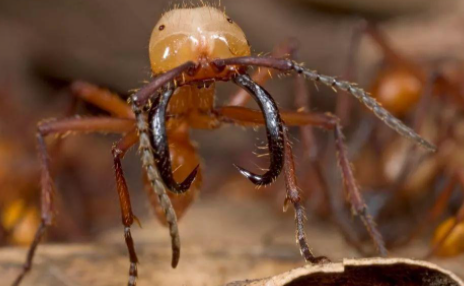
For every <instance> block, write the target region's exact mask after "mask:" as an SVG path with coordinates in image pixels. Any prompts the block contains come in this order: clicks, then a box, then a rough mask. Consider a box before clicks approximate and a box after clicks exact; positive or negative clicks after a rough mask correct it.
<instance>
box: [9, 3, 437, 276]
mask: <svg viewBox="0 0 464 286" xmlns="http://www.w3.org/2000/svg"><path fill="white" fill-rule="evenodd" d="M180 19H182V21H180ZM149 56H150V63H151V69H152V72H153V74H154V78H153V79H152V80H151V81H150V82H149V83H148V84H146V85H145V86H143V87H142V88H141V89H139V90H138V91H136V92H135V93H134V94H133V95H132V96H131V98H130V105H128V104H127V103H126V102H124V101H122V100H121V99H120V98H119V97H118V96H117V95H115V94H112V93H110V92H108V91H106V90H103V89H100V88H97V87H95V86H93V85H91V84H87V83H83V82H76V83H74V84H73V85H72V89H73V91H74V94H75V96H77V97H78V98H80V99H82V100H84V101H86V102H88V103H91V104H94V105H96V106H98V107H99V108H101V109H103V110H105V111H107V112H109V113H110V114H111V116H107V117H87V118H80V117H75V118H66V119H61V120H48V121H43V122H40V123H39V124H38V132H37V141H38V149H39V160H40V163H41V166H42V175H41V188H42V196H41V199H42V218H41V224H40V226H39V228H38V230H37V233H36V236H35V240H34V242H33V243H32V245H31V247H30V249H29V252H28V254H27V260H26V263H25V264H24V266H23V270H22V272H21V273H20V275H19V276H18V278H17V279H16V280H15V282H14V283H13V285H19V283H20V282H21V280H22V279H23V277H24V276H25V274H26V273H27V272H28V271H29V270H30V269H31V264H32V259H33V256H34V252H35V250H36V248H37V246H38V244H39V242H40V240H41V238H42V236H43V235H44V233H45V230H46V229H47V227H48V226H50V225H51V224H52V223H53V219H54V209H53V200H54V189H55V187H54V184H53V180H52V178H51V175H50V172H49V165H50V161H49V157H48V154H47V147H46V144H45V141H44V138H45V137H46V136H49V135H58V134H63V133H67V132H75V133H77V132H85V133H97V132H100V133H119V134H124V136H123V137H122V138H121V139H120V140H119V141H118V142H116V143H115V144H114V145H113V148H112V153H113V158H114V169H115V176H116V182H117V191H118V195H119V200H120V207H121V213H122V223H123V225H124V237H125V241H126V245H127V249H128V252H129V258H130V270H129V282H128V285H135V281H136V277H137V263H138V259H137V255H136V252H135V247H134V242H133V239H132V235H131V226H132V224H133V222H134V220H136V218H135V216H134V215H133V212H132V207H131V203H130V196H129V191H128V186H127V184H126V179H125V177H124V172H123V168H122V164H121V160H122V158H123V157H124V154H125V153H126V151H127V150H128V149H129V148H130V147H131V146H133V145H134V144H136V143H137V142H138V144H139V151H140V155H141V158H142V165H143V167H144V169H145V172H146V179H147V182H148V183H149V185H150V186H151V190H152V192H151V195H152V196H156V198H157V199H158V201H159V206H160V209H161V210H162V213H163V215H164V218H165V221H166V223H167V224H168V226H169V232H170V236H171V244H172V252H173V254H172V262H171V264H172V267H176V266H177V264H178V262H179V257H180V237H179V231H178V227H177V214H176V211H175V208H174V207H173V202H172V201H174V202H176V201H178V200H184V202H183V203H181V204H180V205H182V206H185V205H186V204H187V205H188V203H189V202H190V201H191V200H192V199H193V197H194V195H191V194H192V193H193V194H194V193H195V192H197V191H198V190H199V188H200V185H201V173H200V171H201V169H200V167H199V165H200V164H199V159H198V156H197V155H196V152H195V148H194V147H193V145H192V143H191V142H190V139H189V132H188V131H189V129H190V128H196V129H209V130H212V129H216V128H219V127H221V126H222V125H224V124H237V125H241V126H264V127H265V129H266V134H267V139H268V149H269V155H270V164H269V168H268V170H267V171H266V172H264V174H255V173H253V172H251V171H248V170H246V169H244V168H242V167H238V166H236V167H237V169H238V170H239V172H240V173H241V174H242V175H244V176H245V177H247V178H248V179H249V180H250V181H251V182H252V183H253V184H255V185H257V186H265V185H269V184H271V183H273V182H274V181H275V180H276V179H277V178H278V177H279V175H280V174H281V172H282V170H284V173H285V176H284V177H285V181H286V186H287V198H286V203H287V202H291V203H292V204H293V206H294V208H295V222H296V225H297V241H298V243H299V246H300V250H301V253H302V255H303V256H304V258H305V260H306V261H308V262H311V263H316V262H319V261H321V260H324V258H323V257H316V256H314V255H313V254H312V252H311V251H310V249H309V247H308V245H307V242H306V239H305V234H304V230H303V222H304V212H303V209H302V207H301V205H300V203H299V202H300V196H299V193H298V191H297V188H296V179H295V178H294V172H293V170H294V166H293V164H292V156H293V155H292V151H291V147H290V142H289V140H288V137H287V135H286V132H287V126H315V127H319V128H323V129H327V130H331V131H333V133H334V137H335V141H336V143H335V144H336V149H337V152H338V161H339V165H340V168H341V173H342V176H343V181H344V185H345V190H346V193H347V197H348V198H349V200H350V202H351V205H352V209H353V213H355V214H357V215H359V216H360V218H361V219H362V221H363V222H364V224H365V226H366V228H367V229H368V231H369V233H370V234H371V236H372V238H373V241H374V243H375V245H376V247H377V249H378V251H379V252H380V253H381V254H385V252H386V251H385V247H384V244H383V240H382V238H381V236H380V235H379V233H378V231H377V229H376V227H375V224H374V222H373V220H372V218H371V217H370V216H369V214H368V212H367V209H366V205H365V203H364V200H363V198H362V197H361V195H360V193H359V189H358V186H357V184H356V181H355V178H354V176H353V172H352V169H351V165H350V162H349V161H348V158H347V152H346V149H345V145H344V138H343V134H342V127H341V125H340V122H339V120H338V118H337V117H335V116H334V115H331V114H328V113H307V112H294V111H280V110H279V109H278V107H277V105H276V103H275V101H274V99H273V98H272V97H271V95H270V94H269V93H268V92H267V91H266V90H265V89H264V88H263V87H261V85H260V83H258V82H256V81H254V80H253V79H252V78H251V77H250V76H249V75H248V74H247V68H248V67H250V66H256V67H262V68H269V69H273V70H276V71H278V72H279V73H283V74H290V73H295V74H297V75H299V76H302V77H305V78H307V79H309V80H311V81H314V82H321V83H322V84H324V85H327V86H329V87H331V88H333V89H334V90H341V91H346V92H347V93H349V94H351V95H353V96H354V97H356V98H357V99H359V100H360V101H361V103H363V104H364V105H365V106H366V107H367V108H369V109H370V110H371V111H372V112H373V113H374V114H375V115H376V116H377V117H378V118H380V119H381V120H382V121H383V122H384V123H385V124H387V125H388V126H389V127H391V128H392V129H394V130H395V131H396V132H398V133H399V134H401V135H402V136H405V137H407V138H409V139H411V140H413V141H415V142H417V143H418V144H420V145H421V146H424V147H425V148H427V149H428V150H435V147H434V146H433V145H432V144H430V143H428V142H427V141H426V140H424V139H423V138H422V137H420V136H419V135H418V134H416V133H415V132H414V131H413V130H412V129H410V128H409V127H407V126H405V125H404V124H403V123H402V122H401V121H400V120H398V119H397V118H395V117H394V116H393V115H391V114H390V113H389V112H388V111H387V110H385V109H384V108H382V107H381V106H380V105H379V104H378V103H377V102H376V101H375V100H374V99H373V98H371V97H370V96H369V95H368V94H367V93H366V92H365V91H364V90H362V89H361V88H358V87H356V86H355V85H354V84H351V83H349V82H346V81H340V80H338V79H336V78H334V77H331V76H326V75H321V74H319V73H317V72H315V71H312V70H309V69H307V68H305V67H303V66H302V65H301V64H298V63H296V62H295V61H293V60H291V59H288V58H276V57H262V56H251V52H250V45H249V43H248V41H247V39H246V37H245V34H244V33H243V31H242V30H241V28H240V27H239V26H238V25H237V23H235V22H234V21H233V20H232V19H231V18H229V17H228V16H227V15H226V14H225V13H224V12H223V11H221V10H219V9H217V8H213V7H209V6H204V7H196V8H182V9H180V8H178V9H173V10H171V11H169V12H167V13H165V14H164V15H163V16H162V17H161V19H160V20H159V21H158V23H157V24H156V25H155V27H154V29H153V32H152V35H151V39H150V43H149ZM221 81H224V82H225V81H227V82H228V81H232V82H233V83H234V84H236V85H237V86H239V87H241V88H243V89H245V90H246V91H247V92H248V93H249V95H251V97H252V98H253V99H254V100H255V101H256V103H257V104H258V106H259V108H260V110H253V109H249V108H246V107H244V106H240V105H236V106H223V107H216V106H215V105H214V98H215V87H216V83H217V82H221ZM168 142H169V145H168ZM174 169H175V170H176V172H175V173H173V170H174ZM189 193H190V195H189ZM186 196H187V197H186ZM185 200H186V201H187V202H185ZM174 205H175V203H174Z"/></svg>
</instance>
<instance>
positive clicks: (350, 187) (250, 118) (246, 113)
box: [217, 106, 387, 255]
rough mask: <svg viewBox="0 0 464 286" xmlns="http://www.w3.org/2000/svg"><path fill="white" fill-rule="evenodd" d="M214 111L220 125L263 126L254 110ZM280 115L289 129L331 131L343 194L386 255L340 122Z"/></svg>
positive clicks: (324, 115) (319, 116)
mask: <svg viewBox="0 0 464 286" xmlns="http://www.w3.org/2000/svg"><path fill="white" fill-rule="evenodd" d="M217 112H218V114H220V116H221V120H222V121H223V122H227V123H235V124H238V125H241V126H262V125H263V124H264V118H263V116H262V114H261V112H259V111H257V110H252V109H248V108H244V107H237V106H228V107H222V108H220V109H218V111H217ZM280 114H281V116H282V120H283V122H285V123H286V124H287V125H288V126H304V125H311V126H315V127H319V128H323V129H327V130H332V131H333V132H334V136H335V147H336V150H337V154H338V163H339V166H340V170H341V174H342V178H343V183H344V186H345V192H346V195H347V198H348V200H349V202H350V204H351V206H352V212H353V213H354V214H355V215H358V216H359V217H360V219H361V221H362V222H363V223H364V225H365V227H366V229H367V231H368V233H369V235H370V236H371V239H372V240H373V242H374V244H375V247H376V249H377V251H378V252H379V253H380V254H381V255H386V252H387V251H386V248H385V243H384V241H383V238H382V235H381V234H380V232H379V231H378V230H377V227H376V225H375V222H374V220H373V218H372V217H371V216H370V215H369V214H368V210H367V206H366V204H365V202H364V199H363V197H362V196H361V193H360V191H359V187H358V185H357V183H356V179H355V178H354V175H353V170H352V166H351V163H350V162H349V160H348V155H347V152H346V147H345V144H344V137H343V133H342V127H341V125H340V122H339V119H338V118H337V117H335V116H334V115H331V114H329V113H303V112H281V113H280Z"/></svg>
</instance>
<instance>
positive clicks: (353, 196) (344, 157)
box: [334, 120, 387, 256]
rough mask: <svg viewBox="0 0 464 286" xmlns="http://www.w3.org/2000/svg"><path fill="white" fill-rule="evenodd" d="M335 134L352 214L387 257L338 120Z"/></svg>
mask: <svg viewBox="0 0 464 286" xmlns="http://www.w3.org/2000/svg"><path fill="white" fill-rule="evenodd" d="M334 122H335V126H334V134H335V148H336V149H337V154H338V161H339V164H340V169H341V172H342V177H343V183H344V185H345V190H346V194H347V196H348V199H349V201H350V202H351V206H352V212H353V213H354V214H355V215H358V216H359V217H360V219H361V221H362V222H363V223H364V226H365V227H366V229H367V231H368V232H369V235H370V236H371V238H372V240H373V241H374V244H375V247H376V248H377V251H378V252H379V253H380V254H381V255H382V256H386V255H387V249H386V248H385V242H384V241H383V238H382V235H381V234H380V232H379V231H378V229H377V227H376V225H375V221H374V219H373V218H372V216H371V215H369V213H368V212H367V206H366V203H365V202H364V199H363V197H362V196H361V193H360V191H359V187H358V185H357V183H356V180H355V178H354V175H353V170H352V166H351V163H350V161H349V160H348V154H347V152H346V146H345V144H344V142H343V141H344V138H343V133H342V127H341V125H340V123H339V122H338V120H334Z"/></svg>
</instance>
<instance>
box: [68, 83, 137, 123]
mask: <svg viewBox="0 0 464 286" xmlns="http://www.w3.org/2000/svg"><path fill="white" fill-rule="evenodd" d="M71 93H72V95H73V96H75V97H77V98H79V99H82V100H84V101H86V102H88V103H91V104H93V105H95V106H97V107H99V108H101V109H103V110H105V111H107V112H109V113H110V114H111V115H113V116H115V117H121V118H130V119H134V118H135V116H134V113H133V112H132V110H131V108H130V106H128V105H127V102H125V101H124V100H122V99H121V98H120V97H119V96H118V95H117V94H115V93H112V92H110V91H109V90H107V89H104V88H99V87H97V86H96V85H93V84H91V83H87V82H84V81H75V82H73V83H72V84H71Z"/></svg>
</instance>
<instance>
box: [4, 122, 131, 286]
mask: <svg viewBox="0 0 464 286" xmlns="http://www.w3.org/2000/svg"><path fill="white" fill-rule="evenodd" d="M133 129H134V121H133V120H129V119H118V118H111V117H98V118H68V119H62V120H55V121H45V122H40V123H39V124H38V126H37V146H38V152H39V162H40V166H41V169H42V170H41V222H40V225H39V227H38V229H37V231H36V234H35V237H34V240H33V242H32V243H31V245H30V246H29V250H28V253H27V257H26V261H25V263H24V264H23V268H22V270H21V272H20V274H19V275H18V276H17V278H16V279H15V280H14V282H13V284H12V285H13V286H18V285H19V284H20V283H21V281H22V280H23V278H24V277H25V275H26V274H27V273H28V272H29V271H30V270H31V268H32V260H33V258H34V254H35V251H36V249H37V247H38V245H39V243H40V241H41V240H42V237H43V236H44V234H45V231H46V229H47V228H48V227H49V226H51V225H52V224H53V222H54V216H55V210H54V193H55V186H54V183H53V179H52V176H51V173H50V159H49V156H48V151H47V146H46V143H45V137H46V136H48V135H52V134H55V135H62V134H66V133H69V132H84V133H97V132H100V133H126V132H129V131H131V130H133Z"/></svg>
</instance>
